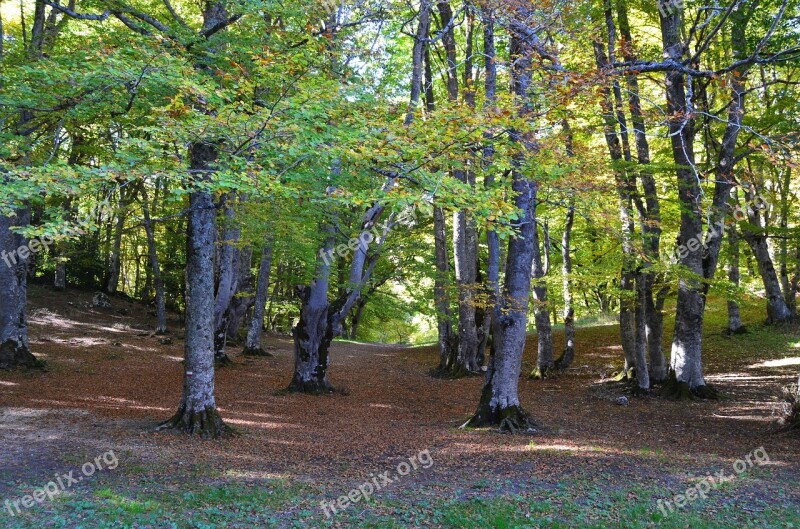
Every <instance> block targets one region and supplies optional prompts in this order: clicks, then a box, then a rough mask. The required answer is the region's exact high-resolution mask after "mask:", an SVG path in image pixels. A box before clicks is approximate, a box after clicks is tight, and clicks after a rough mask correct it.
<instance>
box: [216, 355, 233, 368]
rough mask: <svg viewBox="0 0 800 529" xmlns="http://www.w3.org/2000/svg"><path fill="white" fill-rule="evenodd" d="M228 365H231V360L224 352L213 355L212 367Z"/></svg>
mask: <svg viewBox="0 0 800 529" xmlns="http://www.w3.org/2000/svg"><path fill="white" fill-rule="evenodd" d="M230 365H233V360H231V357H229V356H228V355H226V354H225V353H222V354H221V355H215V356H214V367H227V366H230Z"/></svg>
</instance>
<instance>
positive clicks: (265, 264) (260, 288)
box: [242, 237, 274, 356]
mask: <svg viewBox="0 0 800 529" xmlns="http://www.w3.org/2000/svg"><path fill="white" fill-rule="evenodd" d="M273 246H274V240H273V239H272V238H271V237H270V238H267V240H266V241H264V248H263V250H262V251H261V261H260V262H259V265H258V282H257V284H256V299H255V305H254V308H253V318H252V319H251V320H250V327H249V328H248V330H247V338H246V339H245V343H244V351H243V352H242V354H245V355H254V356H270V354H269V353H267V352H266V351H264V349H262V348H261V333H262V329H263V328H264V312H265V310H266V307H267V290H268V289H269V275H270V271H271V270H272V252H273Z"/></svg>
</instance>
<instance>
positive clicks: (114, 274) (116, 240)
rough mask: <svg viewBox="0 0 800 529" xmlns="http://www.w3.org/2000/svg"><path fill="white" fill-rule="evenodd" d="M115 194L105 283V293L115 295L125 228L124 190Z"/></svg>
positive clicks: (120, 189) (119, 190)
mask: <svg viewBox="0 0 800 529" xmlns="http://www.w3.org/2000/svg"><path fill="white" fill-rule="evenodd" d="M117 192H118V193H119V211H118V212H117V220H116V222H115V223H114V237H113V246H112V248H111V257H110V259H109V262H108V281H106V292H108V293H109V294H115V293H116V292H117V288H118V287H119V275H120V271H121V263H120V259H121V255H120V254H121V252H122V231H123V229H124V228H125V215H126V212H127V201H126V199H125V189H123V188H122V187H120V188H119V189H118V191H117Z"/></svg>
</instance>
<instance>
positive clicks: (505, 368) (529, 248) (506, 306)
mask: <svg viewBox="0 0 800 529" xmlns="http://www.w3.org/2000/svg"><path fill="white" fill-rule="evenodd" d="M509 54H510V56H511V59H512V60H511V61H510V62H511V64H512V65H513V66H512V69H511V73H512V90H513V92H514V95H515V96H516V98H517V101H518V104H519V107H520V115H521V116H523V117H525V116H526V115H527V114H528V113H529V112H530V108H529V104H528V103H529V99H528V98H529V94H528V90H529V88H530V84H531V71H530V70H531V56H530V55H531V51H530V49H529V48H527V47H524V46H523V44H522V42H521V41H520V39H519V38H518V37H516V36H514V35H513V34H512V38H511V45H510V49H509ZM510 139H511V140H512V141H513V142H515V143H521V144H522V146H523V147H524V148H525V150H526V151H528V152H531V151H533V150H535V148H536V145H535V143H534V141H535V140H534V138H533V135H532V133H528V134H527V135H521V134H520V133H519V132H517V131H516V130H512V131H510ZM524 156H525V155H524V154H517V155H516V156H515V159H514V165H513V170H512V179H513V190H514V191H515V193H516V196H515V199H514V202H515V205H516V207H517V208H518V210H519V211H521V212H522V215H521V218H520V227H519V233H518V234H516V235H515V236H512V237H511V239H510V240H509V242H508V256H507V262H506V274H505V285H504V286H503V295H502V296H501V299H500V303H499V304H500V305H502V309H500V307H498V309H497V310H495V315H497V316H498V317H497V319H496V321H495V324H494V325H493V328H494V338H493V340H492V349H491V356H490V358H489V365H488V367H487V371H486V377H485V379H484V384H483V390H482V393H481V398H480V402H479V404H478V409H477V410H476V412H475V414H474V415H473V416H472V418H471V419H470V420H469V421H467V423H465V426H490V425H496V426H499V427H500V429H501V431H509V432H517V431H520V430H525V431H528V430H529V429H531V428H533V426H534V423H533V421H532V420H531V418H530V416H529V415H528V413H527V412H526V411H525V410H524V409H523V408H522V405H521V404H520V401H519V395H518V390H517V388H518V384H519V376H520V372H521V370H522V354H523V352H524V350H525V340H526V338H527V330H528V329H527V327H528V325H527V324H528V308H529V302H530V292H531V269H532V266H533V257H534V253H535V248H534V243H535V231H536V223H535V217H536V214H535V210H536V205H537V191H538V188H539V183H538V182H536V181H533V180H528V179H526V178H525V177H524V175H523V174H522V173H521V171H520V167H521V165H522V162H523V157H524ZM490 255H491V251H490ZM493 269H494V265H493V264H492V265H490V270H492V271H491V272H490V282H491V280H492V276H493V275H494V272H493Z"/></svg>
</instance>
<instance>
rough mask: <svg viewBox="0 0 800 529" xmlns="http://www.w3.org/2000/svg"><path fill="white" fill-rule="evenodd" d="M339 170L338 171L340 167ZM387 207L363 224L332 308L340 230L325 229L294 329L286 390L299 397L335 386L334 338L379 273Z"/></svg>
mask: <svg viewBox="0 0 800 529" xmlns="http://www.w3.org/2000/svg"><path fill="white" fill-rule="evenodd" d="M334 170H335V171H339V168H338V162H337V167H335V168H334ZM393 185H394V179H390V180H389V181H387V183H386V184H385V185H384V187H383V192H384V193H386V192H388V191H389V190H390V189H392V187H393ZM384 209H385V207H384V206H383V205H382V204H380V203H376V204H373V205H372V207H370V208H369V209H368V210H367V211H366V213H365V214H364V216H363V218H362V222H361V226H363V229H362V231H361V233H360V234H359V236H358V246H357V247H356V248H355V249H354V250H353V257H352V261H351V263H350V277H349V279H348V289H347V291H346V292H345V293H344V294H343V295H340V296H339V297H338V298H337V299H336V300H335V301H334V302H333V303H330V302H329V301H328V287H329V284H330V275H331V263H332V255H333V250H334V245H335V244H336V226H335V222H336V220H335V216H334V220H333V221H331V222H329V223H328V224H327V225H326V227H325V234H326V239H325V242H324V244H323V247H322V249H321V250H320V253H319V259H318V260H317V270H316V274H315V279H314V280H313V281H312V282H311V284H310V285H309V286H304V287H300V288H299V289H298V290H299V293H300V301H301V309H300V321H299V322H298V324H297V325H296V326H295V327H294V328H293V329H292V336H293V337H294V345H295V355H294V359H295V364H294V375H293V377H292V381H291V382H290V383H289V387H288V388H287V390H288V391H290V392H297V393H314V394H318V393H329V392H331V391H333V386H331V383H330V382H329V381H328V363H329V360H328V349H329V348H330V344H331V342H332V341H333V339H334V338H335V337H337V336H340V335H341V334H342V330H343V329H342V322H343V321H344V319H345V318H346V317H347V315H348V314H350V311H351V310H352V308H353V307H354V306H355V304H356V303H358V301H359V299H360V297H361V292H362V290H363V288H364V285H365V284H366V283H367V281H369V278H370V276H371V275H372V272H373V270H374V268H375V264H376V262H377V257H378V255H379V250H380V247H381V246H382V245H383V242H384V241H385V240H386V236H387V235H388V233H389V230H390V229H391V226H392V216H390V217H389V219H388V220H387V222H386V223H385V224H384V227H383V233H382V234H381V235H380V236H377V235H374V234H373V233H372V231H371V230H374V229H376V226H377V222H378V219H379V218H380V216H381V214H382V213H383V212H384ZM376 239H377V244H376V246H377V248H376V250H375V252H374V253H373V255H372V256H369V258H368V255H367V252H368V250H369V245H370V243H371V242H372V241H373V240H376Z"/></svg>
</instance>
